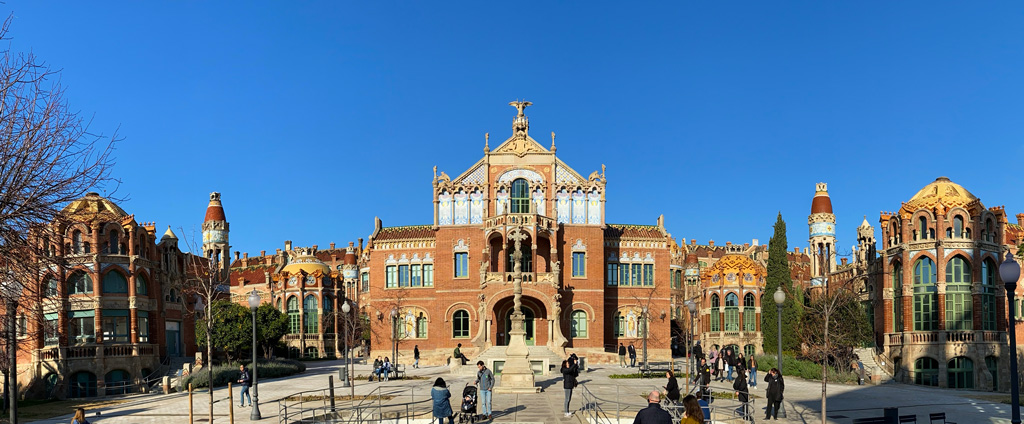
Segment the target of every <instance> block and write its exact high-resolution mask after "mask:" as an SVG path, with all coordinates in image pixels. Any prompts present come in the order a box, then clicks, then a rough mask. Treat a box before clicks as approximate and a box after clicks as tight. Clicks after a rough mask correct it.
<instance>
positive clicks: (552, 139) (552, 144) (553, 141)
mask: <svg viewBox="0 0 1024 424" xmlns="http://www.w3.org/2000/svg"><path fill="white" fill-rule="evenodd" d="M551 153H555V132H554V131H551Z"/></svg>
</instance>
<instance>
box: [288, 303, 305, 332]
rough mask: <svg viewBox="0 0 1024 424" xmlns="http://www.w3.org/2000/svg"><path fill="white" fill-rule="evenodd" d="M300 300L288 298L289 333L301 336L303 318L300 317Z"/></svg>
mask: <svg viewBox="0 0 1024 424" xmlns="http://www.w3.org/2000/svg"><path fill="white" fill-rule="evenodd" d="M300 313H301V312H299V298H297V297H295V296H292V297H289V298H288V332H289V333H291V334H299V332H300V331H302V328H301V327H302V319H301V318H302V317H301V316H300V315H299V314H300Z"/></svg>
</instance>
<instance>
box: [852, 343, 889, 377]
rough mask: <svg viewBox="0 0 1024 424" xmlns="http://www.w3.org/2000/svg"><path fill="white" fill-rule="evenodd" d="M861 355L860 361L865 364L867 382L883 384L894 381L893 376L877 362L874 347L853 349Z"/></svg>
mask: <svg viewBox="0 0 1024 424" xmlns="http://www.w3.org/2000/svg"><path fill="white" fill-rule="evenodd" d="M853 353H856V354H857V356H858V357H860V361H861V362H862V363H863V364H864V374H865V377H866V378H867V380H868V381H867V382H866V383H867V384H882V383H888V382H891V381H892V376H891V375H889V373H887V372H886V371H885V368H882V367H881V366H879V365H878V363H877V362H875V349H874V348H870V347H868V348H857V349H854V350H853Z"/></svg>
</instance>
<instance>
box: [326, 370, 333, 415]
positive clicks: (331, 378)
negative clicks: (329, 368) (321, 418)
mask: <svg viewBox="0 0 1024 424" xmlns="http://www.w3.org/2000/svg"><path fill="white" fill-rule="evenodd" d="M327 387H330V388H331V412H332V413H333V412H334V376H333V375H329V376H327Z"/></svg>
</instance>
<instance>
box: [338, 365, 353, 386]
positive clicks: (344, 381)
mask: <svg viewBox="0 0 1024 424" xmlns="http://www.w3.org/2000/svg"><path fill="white" fill-rule="evenodd" d="M338 378H339V379H341V387H348V385H349V384H351V383H349V380H351V378H349V375H348V367H341V369H340V370H338Z"/></svg>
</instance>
